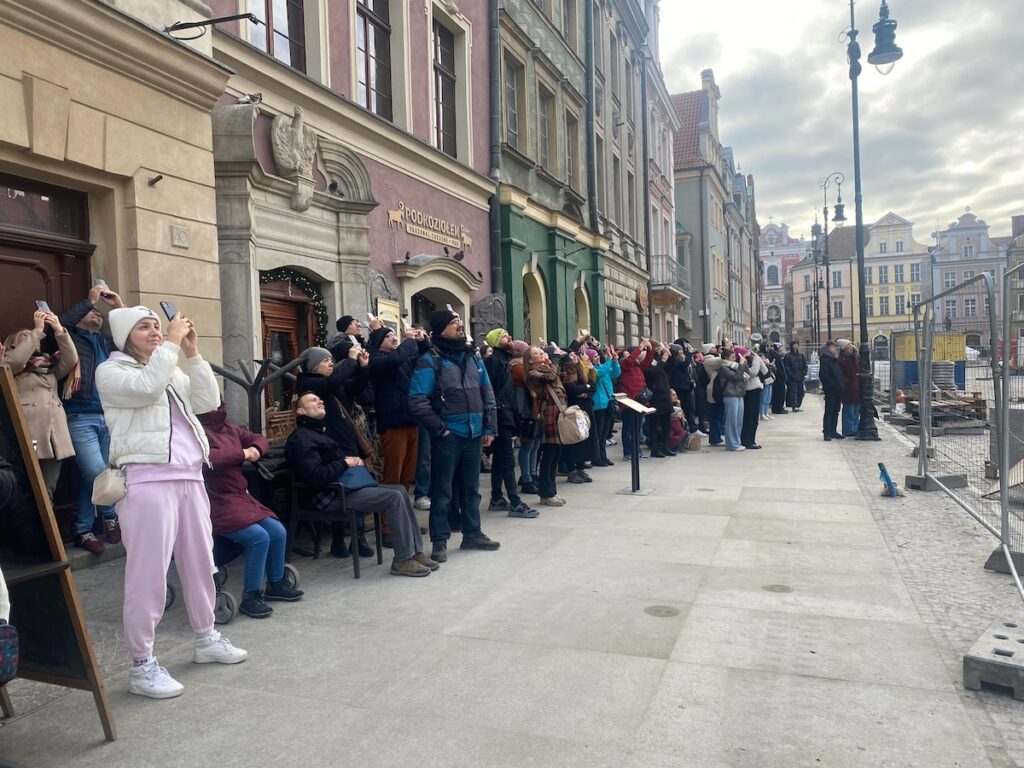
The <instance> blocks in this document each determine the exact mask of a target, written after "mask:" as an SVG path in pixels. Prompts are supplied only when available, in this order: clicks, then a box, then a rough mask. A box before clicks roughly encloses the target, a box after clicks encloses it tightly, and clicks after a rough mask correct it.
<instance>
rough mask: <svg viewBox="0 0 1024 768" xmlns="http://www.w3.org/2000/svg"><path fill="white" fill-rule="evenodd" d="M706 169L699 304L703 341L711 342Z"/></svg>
mask: <svg viewBox="0 0 1024 768" xmlns="http://www.w3.org/2000/svg"><path fill="white" fill-rule="evenodd" d="M706 170H707V167H706V166H705V167H704V168H701V169H700V181H699V182H698V183H699V188H698V191H699V194H700V250H701V254H700V256H701V259H700V282H701V285H702V287H703V293H704V296H703V297H702V298H703V301H702V302H701V303H702V304H703V306H702V307H701V311H702V312H704V341H705V342H713V341H714V339H712V338H711V311H710V310H711V302H710V297H711V280H710V279H709V277H708V262H709V261H710V260H711V249H710V248H709V247H708V223H707V221H706V220H705V217H704V197H705V195H704V172H705V171H706Z"/></svg>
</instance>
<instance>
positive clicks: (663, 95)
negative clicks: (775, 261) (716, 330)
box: [644, 0, 693, 340]
mask: <svg viewBox="0 0 1024 768" xmlns="http://www.w3.org/2000/svg"><path fill="white" fill-rule="evenodd" d="M647 26H648V29H649V32H648V35H647V40H648V42H647V45H646V49H645V53H646V55H645V56H644V67H645V71H644V75H645V77H646V83H645V88H644V90H646V93H647V115H648V117H647V126H646V127H647V130H646V136H647V141H646V144H647V166H646V173H647V179H646V189H647V198H648V201H649V202H648V205H649V208H650V210H649V211H648V217H649V221H648V222H647V226H648V231H649V235H648V237H649V241H650V242H649V244H648V246H649V247H648V249H649V251H650V254H651V256H650V265H651V317H652V321H651V329H652V331H651V332H652V335H654V336H656V337H659V338H664V339H668V340H672V339H676V338H679V337H687V338H688V337H689V336H690V335H691V334H692V333H693V316H692V312H691V307H690V266H689V265H690V256H689V237H688V235H686V233H685V232H679V233H678V234H677V227H676V215H675V190H674V188H673V184H672V165H673V163H672V144H673V138H674V136H675V133H676V131H678V130H679V128H680V122H679V117H678V115H676V111H675V110H674V109H673V108H672V100H671V96H669V92H668V88H666V86H665V78H664V76H663V74H662V71H661V64H660V53H659V49H658V36H659V16H658V2H655V1H654V0H647Z"/></svg>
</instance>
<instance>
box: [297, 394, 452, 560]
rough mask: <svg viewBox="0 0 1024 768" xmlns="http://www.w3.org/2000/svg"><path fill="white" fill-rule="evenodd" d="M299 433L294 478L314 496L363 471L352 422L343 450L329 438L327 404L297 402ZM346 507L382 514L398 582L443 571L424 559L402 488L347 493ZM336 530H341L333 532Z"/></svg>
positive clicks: (303, 398) (310, 398)
mask: <svg viewBox="0 0 1024 768" xmlns="http://www.w3.org/2000/svg"><path fill="white" fill-rule="evenodd" d="M295 416H296V428H295V431H294V432H292V434H291V435H290V436H289V438H288V442H287V444H286V445H285V455H286V456H287V458H288V464H289V466H290V467H291V469H292V472H294V473H295V476H296V477H297V478H298V479H299V480H301V481H302V482H303V483H305V484H306V485H308V486H309V487H310V488H311V489H313V491H314V492H319V491H324V490H327V487H328V486H329V485H331V484H332V483H339V482H340V481H341V476H342V474H343V473H344V472H345V470H346V469H348V468H349V467H360V466H363V460H362V459H361V458H359V441H358V440H357V438H356V434H355V430H354V428H353V427H352V425H351V424H350V423H349V422H348V421H345V422H342V428H341V430H340V432H339V436H340V437H341V438H342V442H341V443H340V444H339V443H337V442H335V441H334V440H333V439H331V438H330V437H328V436H327V429H326V426H325V424H324V419H325V418H326V416H327V410H326V409H325V408H324V401H323V400H321V399H320V398H319V396H317V395H316V394H314V393H312V392H305V393H303V394H302V395H300V396H299V398H298V399H297V400H296V401H295ZM345 504H346V505H347V506H348V507H349V508H350V509H354V510H355V511H356V512H357V513H363V514H370V513H372V512H383V513H384V514H385V515H387V518H388V520H389V521H390V523H391V538H392V541H393V543H394V549H395V559H394V560H393V561H392V563H391V573H392V574H394V575H396V576H429V575H430V572H431V571H436V570H437V569H438V568H440V567H441V566H440V564H439V563H436V562H434V561H433V560H431V559H430V558H429V557H427V556H426V555H425V554H424V553H423V537H422V536H421V535H420V526H419V523H418V522H417V521H416V514H415V512H414V511H413V508H412V502H411V501H410V500H409V494H408V493H407V492H406V490H405V488H403V487H402V486H400V485H374V486H371V487H364V488H359V489H358V490H347V491H345ZM335 530H337V529H335Z"/></svg>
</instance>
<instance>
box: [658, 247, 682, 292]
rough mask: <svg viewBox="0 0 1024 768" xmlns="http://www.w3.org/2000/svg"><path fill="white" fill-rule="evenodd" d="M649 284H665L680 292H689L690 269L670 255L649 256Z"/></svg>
mask: <svg viewBox="0 0 1024 768" xmlns="http://www.w3.org/2000/svg"><path fill="white" fill-rule="evenodd" d="M651 285H653V286H661V285H667V286H669V287H670V288H675V289H676V290H677V291H679V292H680V293H685V294H687V295H689V293H690V270H689V269H687V268H686V267H684V266H683V265H682V264H680V263H679V262H678V261H676V260H675V258H674V257H672V256H664V255H663V256H652V257H651Z"/></svg>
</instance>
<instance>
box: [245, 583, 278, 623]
mask: <svg viewBox="0 0 1024 768" xmlns="http://www.w3.org/2000/svg"><path fill="white" fill-rule="evenodd" d="M238 610H239V611H240V612H241V613H244V614H245V615H246V616H248V617H249V618H251V619H265V618H267V616H269V615H270V614H272V613H273V612H274V609H273V608H271V607H270V606H269V605H267V604H266V602H265V601H264V600H263V590H262V589H257V590H256V591H255V592H246V593H245V594H244V596H243V597H242V602H241V604H240V605H239V606H238Z"/></svg>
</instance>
